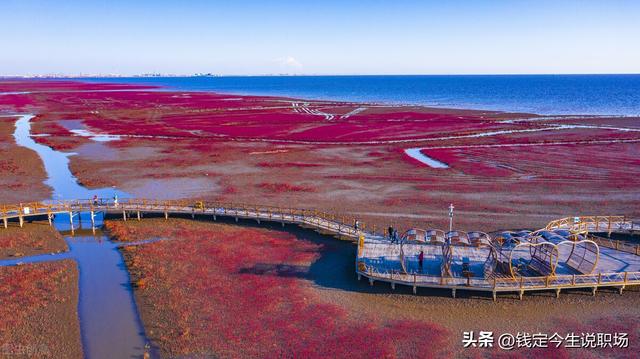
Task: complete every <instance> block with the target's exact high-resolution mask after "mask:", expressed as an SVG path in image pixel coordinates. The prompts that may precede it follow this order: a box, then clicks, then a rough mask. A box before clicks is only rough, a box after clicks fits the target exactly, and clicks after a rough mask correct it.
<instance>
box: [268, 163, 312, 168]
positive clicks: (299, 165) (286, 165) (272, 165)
mask: <svg viewBox="0 0 640 359" xmlns="http://www.w3.org/2000/svg"><path fill="white" fill-rule="evenodd" d="M257 166H258V167H265V168H305V167H320V166H322V165H319V164H316V163H301V162H285V163H277V162H258V164H257Z"/></svg>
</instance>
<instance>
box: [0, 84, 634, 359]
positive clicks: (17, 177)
mask: <svg viewBox="0 0 640 359" xmlns="http://www.w3.org/2000/svg"><path fill="white" fill-rule="evenodd" d="M20 114H33V115H35V117H34V118H33V119H32V120H31V124H32V128H31V134H32V135H33V137H32V138H33V139H34V140H35V141H37V142H38V143H40V144H44V145H47V146H50V147H51V148H53V149H55V150H58V151H62V152H66V153H73V155H70V157H69V158H70V169H71V171H72V173H73V174H74V176H75V177H76V178H77V179H78V181H79V182H80V183H82V184H83V185H85V186H87V187H90V188H98V187H101V188H102V187H111V186H114V187H117V188H118V189H120V190H123V191H125V192H127V193H129V194H131V196H134V197H139V198H145V197H146V198H154V199H156V198H157V199H165V198H166V199H175V198H180V199H182V198H188V199H191V200H208V201H223V202H236V203H246V204H249V205H251V204H264V205H274V206H282V207H296V208H305V209H317V210H321V211H325V212H329V213H334V214H336V215H337V216H338V217H344V218H347V222H348V221H349V219H353V218H357V219H359V220H360V221H361V222H363V223H365V224H367V226H368V228H369V229H371V228H372V227H373V226H375V228H376V229H377V230H378V231H380V230H381V229H382V228H386V227H387V226H388V225H394V226H396V227H399V229H401V230H402V229H406V228H409V227H412V226H417V227H422V228H426V227H439V228H443V229H444V228H446V226H447V225H448V218H447V207H448V206H449V204H450V203H453V204H454V205H455V208H456V212H455V213H456V215H455V220H454V227H456V228H457V229H461V230H483V231H487V232H490V231H494V230H499V229H516V228H528V229H537V228H540V227H542V226H544V225H545V224H546V223H547V222H549V221H550V220H553V219H556V218H559V217H566V216H573V215H592V214H594V215H614V214H621V215H627V216H630V217H635V218H637V217H638V216H639V215H640V206H639V205H638V203H640V192H639V191H638V190H637V188H639V186H640V180H639V179H640V120H639V119H638V118H631V117H624V118H615V117H584V116H575V117H574V116H556V117H543V116H537V115H532V114H510V113H500V112H489V111H471V110H451V109H434V108H425V107H419V106H395V105H393V106H392V105H381V104H367V103H348V102H335V101H320V100H317V101H310V100H299V99H293V98H284V97H265V96H245V95H243V96H240V95H231V94H219V93H207V92H184V91H169V90H167V89H160V88H151V87H145V86H133V85H113V84H100V83H84V82H78V81H47V80H1V81H0V115H2V116H3V117H0V132H1V133H0V139H2V143H0V145H1V147H0V148H1V149H2V150H3V151H4V152H3V155H4V156H2V158H0V171H2V172H1V173H2V176H0V182H2V184H3V186H0V198H3V199H4V200H5V202H11V203H18V202H23V201H25V202H26V201H31V200H44V199H47V198H50V195H51V193H50V189H49V188H48V187H47V186H45V185H43V181H44V180H45V179H46V173H45V171H44V168H43V166H42V165H41V163H40V162H39V161H38V158H37V155H36V154H34V153H32V152H30V151H28V150H26V149H25V148H23V147H20V146H18V145H17V144H16V143H15V141H14V140H13V136H12V131H13V129H14V124H15V122H16V120H17V118H18V117H17V116H18V115H20ZM430 161H431V162H430ZM433 161H437V162H436V163H439V164H440V166H441V167H444V168H434V167H432V165H433V163H434V162H433ZM436 167H437V166H436ZM147 220H148V219H145V220H143V221H142V222H140V223H131V222H127V223H126V224H125V223H121V222H111V223H110V224H109V230H110V231H111V234H112V235H113V236H114V237H115V238H117V239H118V240H122V241H131V240H139V239H142V240H144V239H150V238H163V239H165V240H161V241H158V242H154V243H151V244H145V245H141V246H135V247H127V249H123V253H124V255H125V257H126V261H127V266H128V269H129V271H130V274H131V276H132V278H133V283H134V285H135V287H136V288H135V293H136V298H137V303H138V306H139V308H140V311H141V313H142V319H143V322H144V325H145V329H146V332H147V333H146V334H147V335H148V336H149V337H150V338H151V339H152V340H153V343H154V345H158V346H159V348H160V349H161V351H162V353H164V354H166V355H168V356H179V355H185V356H189V355H203V356H207V355H210V356H220V357H292V356H293V357H298V356H303V357H320V356H323V357H346V356H355V357H365V356H366V357H408V356H411V357H432V356H439V355H440V356H442V355H446V356H459V357H467V356H469V355H471V356H476V357H493V356H495V355H500V356H505V357H548V356H549V355H552V356H553V357H576V356H582V357H589V356H590V355H592V356H595V354H592V353H590V352H588V351H567V350H559V351H552V352H550V351H548V350H538V349H535V350H532V351H527V352H523V351H518V352H513V353H510V352H503V351H496V350H491V349H488V350H484V349H474V350H471V351H464V352H462V351H461V346H460V341H461V338H462V332H463V331H465V330H475V331H479V330H492V331H494V332H496V333H501V332H505V331H508V332H512V333H514V334H515V333H517V332H518V331H528V332H531V333H533V332H539V331H542V332H545V333H552V332H554V331H570V330H576V331H578V330H582V331H585V330H589V329H590V328H594V330H595V329H597V330H599V331H608V332H611V331H616V330H625V331H628V332H629V333H630V337H631V338H632V339H631V344H632V345H631V347H632V348H637V338H638V327H637V326H636V325H635V324H634V323H635V322H636V321H637V319H638V318H637V310H636V309H635V308H637V301H638V291H637V289H630V290H625V295H623V296H619V295H618V294H617V292H616V293H613V292H607V291H604V290H603V291H602V293H600V292H599V293H598V296H597V297H591V296H590V295H586V294H585V293H583V292H580V291H576V293H571V292H569V293H567V294H566V295H565V294H564V292H563V296H561V297H560V298H559V299H555V298H554V297H553V296H552V295H551V294H549V293H544V292H543V293H540V294H535V295H532V296H528V297H525V299H524V300H523V301H519V300H517V299H516V298H515V297H514V298H501V300H500V301H499V302H498V303H493V302H492V301H490V300H489V299H488V298H484V297H482V296H475V295H473V294H469V295H468V296H467V297H464V296H463V298H457V299H452V298H449V295H450V294H449V293H448V292H447V293H441V292H438V291H435V290H434V291H428V292H425V293H421V295H418V296H413V295H412V294H410V293H409V292H410V290H408V291H405V292H403V291H402V290H401V289H398V290H397V291H396V292H395V293H393V294H391V292H390V290H389V289H388V288H387V287H384V288H382V287H380V286H379V285H376V286H373V287H369V285H368V284H367V283H364V282H357V281H356V280H355V275H354V268H353V247H349V245H348V244H345V243H340V244H338V243H337V242H336V243H334V242H333V240H331V239H329V240H327V239H326V238H325V239H324V240H320V239H318V238H316V237H313V238H310V236H309V234H308V233H302V234H301V233H292V232H291V230H290V229H288V228H287V229H286V230H285V232H282V231H279V230H275V229H273V228H272V229H264V228H253V227H238V226H231V225H228V224H227V225H222V224H205V223H201V222H188V221H168V222H164V221H158V220H149V222H147ZM9 242H11V241H9ZM12 243H13V242H12ZM332 243H333V244H332ZM12 246H13V244H12ZM11 251H13V252H15V249H11ZM323 273H324V274H323ZM405 289H406V288H405ZM52 290H53V289H52ZM470 318H473V319H470ZM563 318H564V319H563ZM566 318H576V320H575V321H572V320H567V319H566ZM629 352H630V351H611V350H605V351H604V352H598V354H606V355H610V356H615V357H618V356H620V357H624V356H627V355H628V353H629ZM631 352H633V350H631Z"/></svg>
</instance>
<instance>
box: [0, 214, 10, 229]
mask: <svg viewBox="0 0 640 359" xmlns="http://www.w3.org/2000/svg"><path fill="white" fill-rule="evenodd" d="M2 222H4V228H5V229H7V227H9V220H8V219H7V217H4V218H2Z"/></svg>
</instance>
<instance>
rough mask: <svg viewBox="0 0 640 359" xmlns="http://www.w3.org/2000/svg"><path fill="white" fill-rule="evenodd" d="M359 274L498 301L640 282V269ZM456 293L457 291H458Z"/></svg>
mask: <svg viewBox="0 0 640 359" xmlns="http://www.w3.org/2000/svg"><path fill="white" fill-rule="evenodd" d="M358 275H360V276H365V277H367V278H369V280H370V282H371V283H373V281H374V280H381V281H385V282H390V283H391V284H392V286H393V287H394V288H395V284H401V285H407V286H412V287H413V290H414V292H415V291H416V288H417V287H429V288H447V289H453V290H455V289H462V290H474V291H485V292H493V295H494V300H495V296H496V293H498V292H516V293H519V294H520V297H521V298H522V295H523V294H524V292H525V291H533V290H556V294H557V295H558V294H559V293H560V290H561V289H570V288H591V289H592V291H593V294H594V295H595V291H596V289H597V288H601V287H617V288H618V289H619V290H620V292H622V290H623V289H624V288H625V287H626V286H629V285H640V272H614V273H596V274H581V275H578V274H576V275H555V276H546V277H524V276H521V277H517V278H511V277H492V278H481V277H441V276H435V275H425V274H419V273H406V274H405V273H401V272H400V271H379V270H377V269H376V268H375V267H373V266H363V265H360V264H359V265H358ZM454 295H455V292H454Z"/></svg>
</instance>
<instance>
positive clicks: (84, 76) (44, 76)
mask: <svg viewBox="0 0 640 359" xmlns="http://www.w3.org/2000/svg"><path fill="white" fill-rule="evenodd" d="M606 75H632V76H634V75H640V72H592V73H578V72H576V73H571V72H566V73H564V72H563V73H446V74H416V73H414V74H397V73H386V74H385V73H380V74H371V73H367V74H358V73H353V74H286V73H283V74H214V73H193V74H170V73H167V74H154V73H148V74H145V73H142V74H40V75H0V79H38V78H40V79H93V78H95V79H100V78H105V79H112V78H163V77H164V78H166V77H175V78H179V77H214V78H215V77H350V76H353V77H356V76H357V77H366V76H371V77H373V76H389V77H392V76H606Z"/></svg>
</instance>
